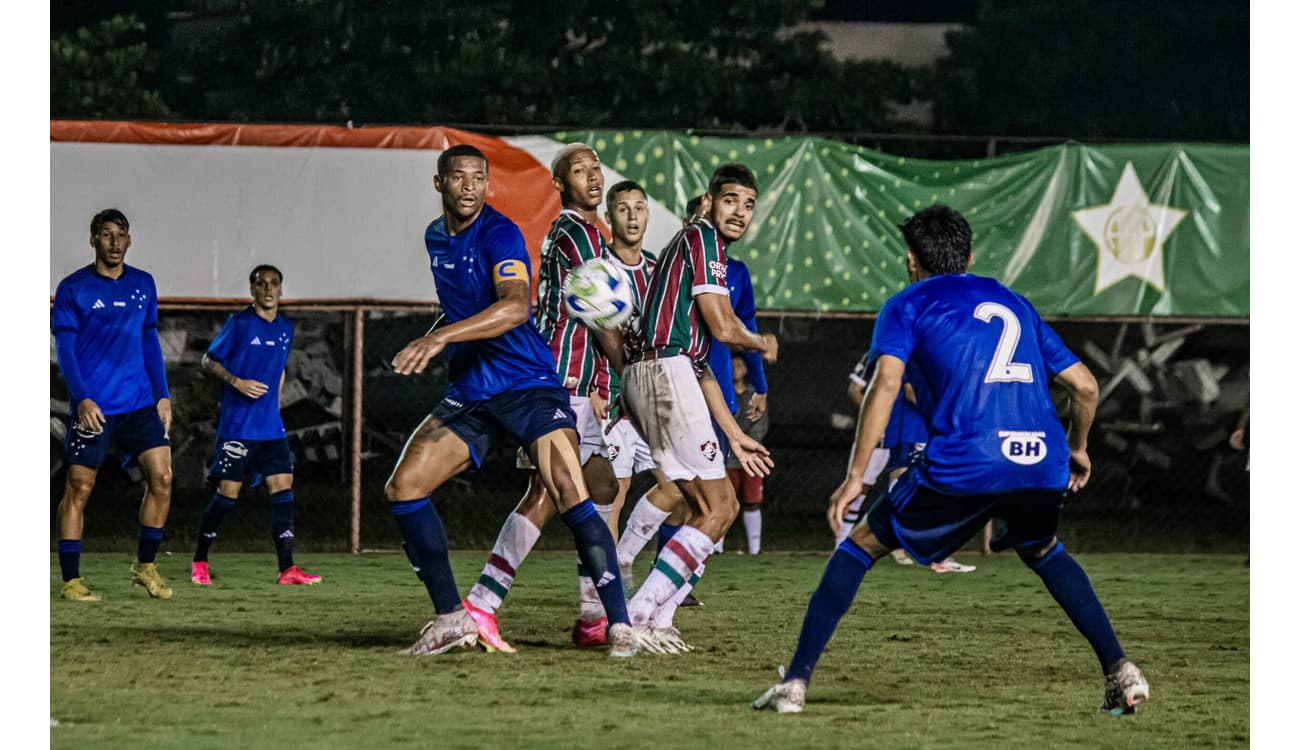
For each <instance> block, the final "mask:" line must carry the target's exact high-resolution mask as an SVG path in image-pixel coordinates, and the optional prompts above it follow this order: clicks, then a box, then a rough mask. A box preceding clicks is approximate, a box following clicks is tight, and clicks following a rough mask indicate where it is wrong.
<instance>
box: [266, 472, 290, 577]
mask: <svg viewBox="0 0 1300 750" xmlns="http://www.w3.org/2000/svg"><path fill="white" fill-rule="evenodd" d="M271 538H272V539H273V540H274V541H275V556H276V557H277V558H278V559H279V563H280V572H284V570H285V569H286V568H289V567H290V566H292V565H293V490H291V489H290V490H280V491H279V492H274V493H272V494H271Z"/></svg>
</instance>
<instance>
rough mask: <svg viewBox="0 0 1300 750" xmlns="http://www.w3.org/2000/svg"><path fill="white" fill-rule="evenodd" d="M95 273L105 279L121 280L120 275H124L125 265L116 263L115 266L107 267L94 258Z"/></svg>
mask: <svg viewBox="0 0 1300 750" xmlns="http://www.w3.org/2000/svg"><path fill="white" fill-rule="evenodd" d="M95 273H96V274H98V275H100V276H103V277H104V278H106V279H113V280H117V279H120V278H122V274H124V273H126V263H125V262H123V263H118V264H117V265H116V266H109V265H106V264H104V263H102V262H100V260H99V259H98V258H96V259H95Z"/></svg>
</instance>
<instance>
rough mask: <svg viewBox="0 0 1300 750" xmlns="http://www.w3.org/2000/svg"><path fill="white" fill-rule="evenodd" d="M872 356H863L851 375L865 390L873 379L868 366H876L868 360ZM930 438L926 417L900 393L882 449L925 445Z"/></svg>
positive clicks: (887, 427) (869, 354)
mask: <svg viewBox="0 0 1300 750" xmlns="http://www.w3.org/2000/svg"><path fill="white" fill-rule="evenodd" d="M870 356H871V352H867V353H865V354H863V355H862V357H861V358H860V359H859V360H858V363H857V364H856V365H854V366H853V372H851V373H849V380H852V381H853V382H855V383H857V384H858V385H860V386H862V387H863V388H866V387H867V384H868V382H869V381H870V379H871V370H870V369H868V365H872V366H874V364H875V363H874V361H872V360H869V359H868V357H870ZM929 438H930V433H929V432H927V431H926V427H925V417H923V416H921V412H919V411H917V409H916V406H914V405H913V404H912V402H911V401H908V400H907V397H906V396H904V395H903V392H902V391H899V393H898V399H897V400H895V401H894V409H893V411H891V412H889V423H888V424H887V425H885V434H884V436H883V437H882V438H881V441H880V447H882V448H893V447H894V446H897V445H904V444H907V443H924V442H926V441H927V440H929Z"/></svg>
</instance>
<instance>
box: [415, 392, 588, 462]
mask: <svg viewBox="0 0 1300 750" xmlns="http://www.w3.org/2000/svg"><path fill="white" fill-rule="evenodd" d="M431 416H432V417H433V418H434V419H437V420H438V421H439V422H442V423H443V424H444V425H446V426H447V429H449V430H451V431H452V432H453V433H454V434H455V435H456V437H458V438H460V439H461V440H464V441H465V444H466V445H468V446H469V456H470V458H471V459H473V461H474V466H475V467H478V466H482V465H483V460H484V459H485V458H487V456H488V454H489V453H491V452H492V448H493V446H495V445H496V444H497V443H500V442H502V441H508V442H511V443H514V444H518V445H520V446H523V447H524V448H528V447H529V446H530V445H532V444H533V443H535V442H536V441H537V439H538V438H540V437H542V436H543V435H549V434H551V433H552V432H555V431H556V430H561V429H568V430H573V431H574V432H577V429H578V427H577V426H578V420H577V417H576V416H574V414H573V409H572V408H571V407H570V406H569V392H568V391H566V390H564V389H563V388H560V387H558V386H556V387H554V388H549V387H545V386H543V387H539V388H528V389H525V390H522V391H506V392H505V393H498V394H497V395H495V396H493V397H492V398H489V399H486V400H484V401H469V402H467V403H461V402H459V401H453V400H451V399H447V398H444V399H443V400H442V401H441V402H439V404H438V405H437V406H435V407H433V413H432V415H431Z"/></svg>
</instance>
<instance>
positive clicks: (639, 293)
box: [609, 250, 658, 401]
mask: <svg viewBox="0 0 1300 750" xmlns="http://www.w3.org/2000/svg"><path fill="white" fill-rule="evenodd" d="M609 258H610V260H612V261H614V263H616V264H618V267H619V268H621V269H623V273H626V274H627V278H628V280H629V281H631V282H632V317H631V318H629V319H628V321H627V323H625V324H624V326H623V327H624V329H625V334H626V336H625V339H624V341H625V342H626V343H627V344H629V345H632V346H635V343H634V340H633V338H632V336H633V331H635V330H636V326H637V319H638V318H640V317H641V309H642V308H643V307H645V297H646V293H647V292H649V291H650V277H651V275H652V274H654V270H655V264H656V263H658V259H657V258H656V257H655V254H654V253H652V252H650V251H648V250H642V251H641V262H640V263H638V264H636V265H635V266H629V265H627V264H626V263H624V262H623V259H622V258H620V257H618V253H616V252H614V251H613V250H611V251H610V253H609ZM633 351H635V349H633ZM609 391H610V400H611V401H613V400H616V399H618V393H619V377H618V373H616V372H614V370H613V368H610V371H609Z"/></svg>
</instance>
